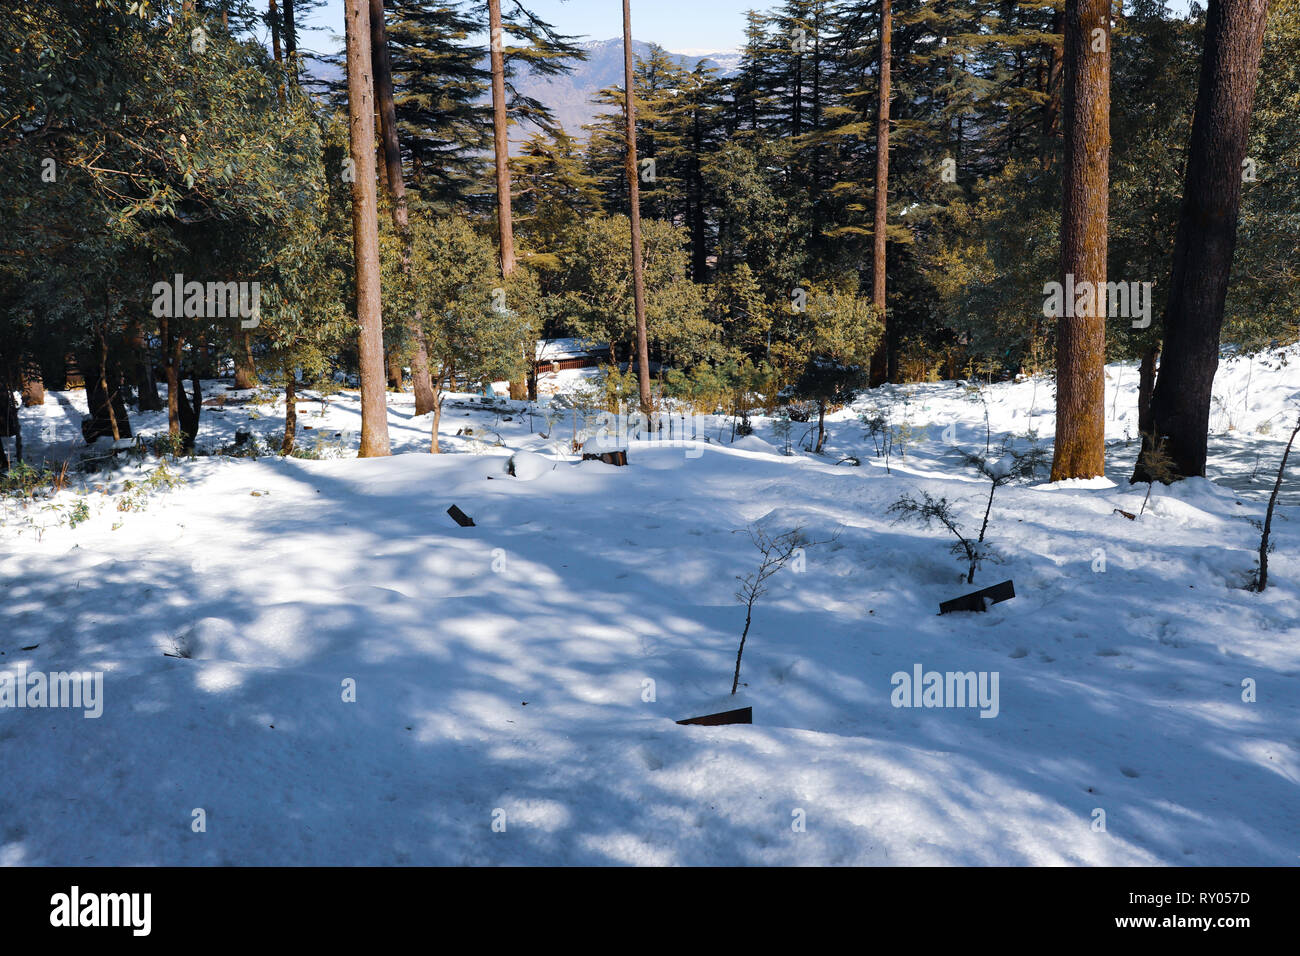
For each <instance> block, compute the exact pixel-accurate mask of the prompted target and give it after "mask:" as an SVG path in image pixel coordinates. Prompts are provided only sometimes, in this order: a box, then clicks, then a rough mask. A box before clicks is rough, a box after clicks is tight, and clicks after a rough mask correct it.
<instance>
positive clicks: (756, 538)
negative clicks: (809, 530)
mask: <svg viewBox="0 0 1300 956" xmlns="http://www.w3.org/2000/svg"><path fill="white" fill-rule="evenodd" d="M746 531H747V532H748V534H749V540H750V541H752V542H753V543H754V547H755V548H757V549H758V553H759V555H760V558H759V562H758V568H757V569H756V570H755V571H753V572H751V573H750V574H746V575H744V576H741V575H739V574H738V575H736V580H737V581H739V582H740V586H739V587H738V588H737V589H736V600H737V601H738V602H739V603H741V604H743V605H745V629H744V630H743V631H741V632H740V647H739V648H737V649H736V672H735V674H734V675H733V676H732V679H731V692H732V693H733V694H734V693H736V688H737V687H739V686H740V658H741V656H742V655H743V654H744V653H745V640H746V638H748V637H749V625H750V623H751V622H752V621H753V619H754V605H755V604H756V603H757V602H758V599H759V598H760V597H762V596H763V595H764V594H766V593H767V582H768V580H770V579H771V577H772V575H774V574H776V573H777V572H778V571H780V570H781V569H782V568H784V567H785V566H786V565H787V564H788V563H789V562H790V560H791V559H792V558H794V557H795V556H796V554H798V553H800V552H801V550H802V549H806V548H811V547H813V546H814V545H817V544H824V543H825V542H822V541H809V540H808V539H807V537H805V535H804V533H803V529H802V528H793V529H791V530H790V531H787V532H785V533H784V534H778V535H773V534H770V533H769V532H767V531H766V530H764V529H763V528H762V527H760V526H759V525H756V524H753V525H750V526H749V527H748V528H747V529H746Z"/></svg>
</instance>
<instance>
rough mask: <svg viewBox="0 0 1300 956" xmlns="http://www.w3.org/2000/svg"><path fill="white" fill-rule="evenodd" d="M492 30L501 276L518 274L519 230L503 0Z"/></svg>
mask: <svg viewBox="0 0 1300 956" xmlns="http://www.w3.org/2000/svg"><path fill="white" fill-rule="evenodd" d="M488 28H489V30H490V31H491V36H490V43H489V47H490V51H491V65H492V141H493V148H494V150H495V160H496V182H497V234H498V236H499V238H500V243H501V275H502V276H504V277H505V278H507V279H508V278H510V276H511V275H513V274H514V271H515V229H514V219H513V217H512V215H511V211H510V139H509V136H508V135H507V134H508V118H507V116H506V54H505V34H504V33H503V32H502V29H501V0H488Z"/></svg>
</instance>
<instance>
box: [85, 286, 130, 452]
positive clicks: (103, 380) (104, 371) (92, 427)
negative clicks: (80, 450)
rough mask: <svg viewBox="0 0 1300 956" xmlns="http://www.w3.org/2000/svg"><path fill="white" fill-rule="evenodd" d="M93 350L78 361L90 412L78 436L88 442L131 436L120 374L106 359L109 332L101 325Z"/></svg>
mask: <svg viewBox="0 0 1300 956" xmlns="http://www.w3.org/2000/svg"><path fill="white" fill-rule="evenodd" d="M106 311H107V310H106ZM94 349H95V350H94V352H90V353H87V354H86V355H85V356H84V357H83V358H82V360H81V362H80V364H81V367H82V369H83V370H84V374H85V378H86V410H87V412H88V413H89V417H88V418H86V419H85V420H84V421H82V423H81V435H82V437H83V438H85V440H86V444H88V445H90V444H93V443H94V442H95V440H96V439H98V438H101V437H108V438H112V439H113V440H114V441H116V440H118V439H119V438H130V437H131V422H130V419H129V418H128V417H127V412H126V401H125V400H124V399H123V396H122V389H121V387H120V382H121V376H120V375H119V374H117V371H116V369H114V368H113V367H112V364H111V363H110V361H109V355H108V335H107V332H106V331H105V329H104V327H103V326H102V325H101V326H99V327H98V328H96V329H95V342H94Z"/></svg>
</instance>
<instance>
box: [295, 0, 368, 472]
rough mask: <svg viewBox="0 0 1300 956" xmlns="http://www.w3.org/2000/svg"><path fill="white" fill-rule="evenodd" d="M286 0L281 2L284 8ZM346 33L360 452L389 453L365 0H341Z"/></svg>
mask: <svg viewBox="0 0 1300 956" xmlns="http://www.w3.org/2000/svg"><path fill="white" fill-rule="evenodd" d="M291 2H292V0H289V2H287V3H286V9H288V6H289V5H290V3H291ZM344 25H345V27H346V33H347V70H348V138H349V145H350V152H351V157H352V166H353V169H354V170H355V172H356V175H355V176H354V177H353V181H352V248H353V256H354V259H355V268H356V288H357V325H358V326H360V329H361V331H360V335H359V337H358V342H357V353H358V356H359V360H360V365H361V449H360V452H359V455H360V457H362V458H370V457H374V456H378V455H388V454H391V449H390V446H389V441H388V401H387V396H386V393H385V391H384V329H383V314H382V311H381V304H380V297H379V223H378V208H377V206H376V202H377V196H376V191H375V174H374V168H375V162H374V148H375V108H374V85H373V84H374V78H373V76H372V73H371V63H370V7H369V3H368V0H344Z"/></svg>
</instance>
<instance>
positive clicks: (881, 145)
mask: <svg viewBox="0 0 1300 956" xmlns="http://www.w3.org/2000/svg"><path fill="white" fill-rule="evenodd" d="M893 19H894V18H893V10H892V8H891V6H890V0H880V103H879V106H878V108H877V111H876V210H875V212H876V216H875V224H874V226H873V227H872V228H873V231H874V235H873V237H872V240H873V245H872V257H871V304H872V305H873V306H874V307H875V309H876V312H877V313H879V315H880V322H881V334H880V344H879V345H878V346H876V352H875V354H874V355H872V356H871V375H870V384H871V385H872V386H873V387H874V386H878V385H883V384H884V383H885V382H887V381H888V380H889V379H890V377H891V372H892V371H893V370H892V369H890V367H889V366H890V364H891V363H890V356H891V354H892V351H893V350H892V349H891V348H890V339H891V337H892V330H891V329H890V327H889V326H890V324H889V322H888V320H887V319H886V317H885V230H886V229H887V228H888V220H889V92H890V91H889V85H890V77H889V61H890V58H891V53H892V51H891V49H890V48H891V45H892V40H893V36H892V34H893Z"/></svg>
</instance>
